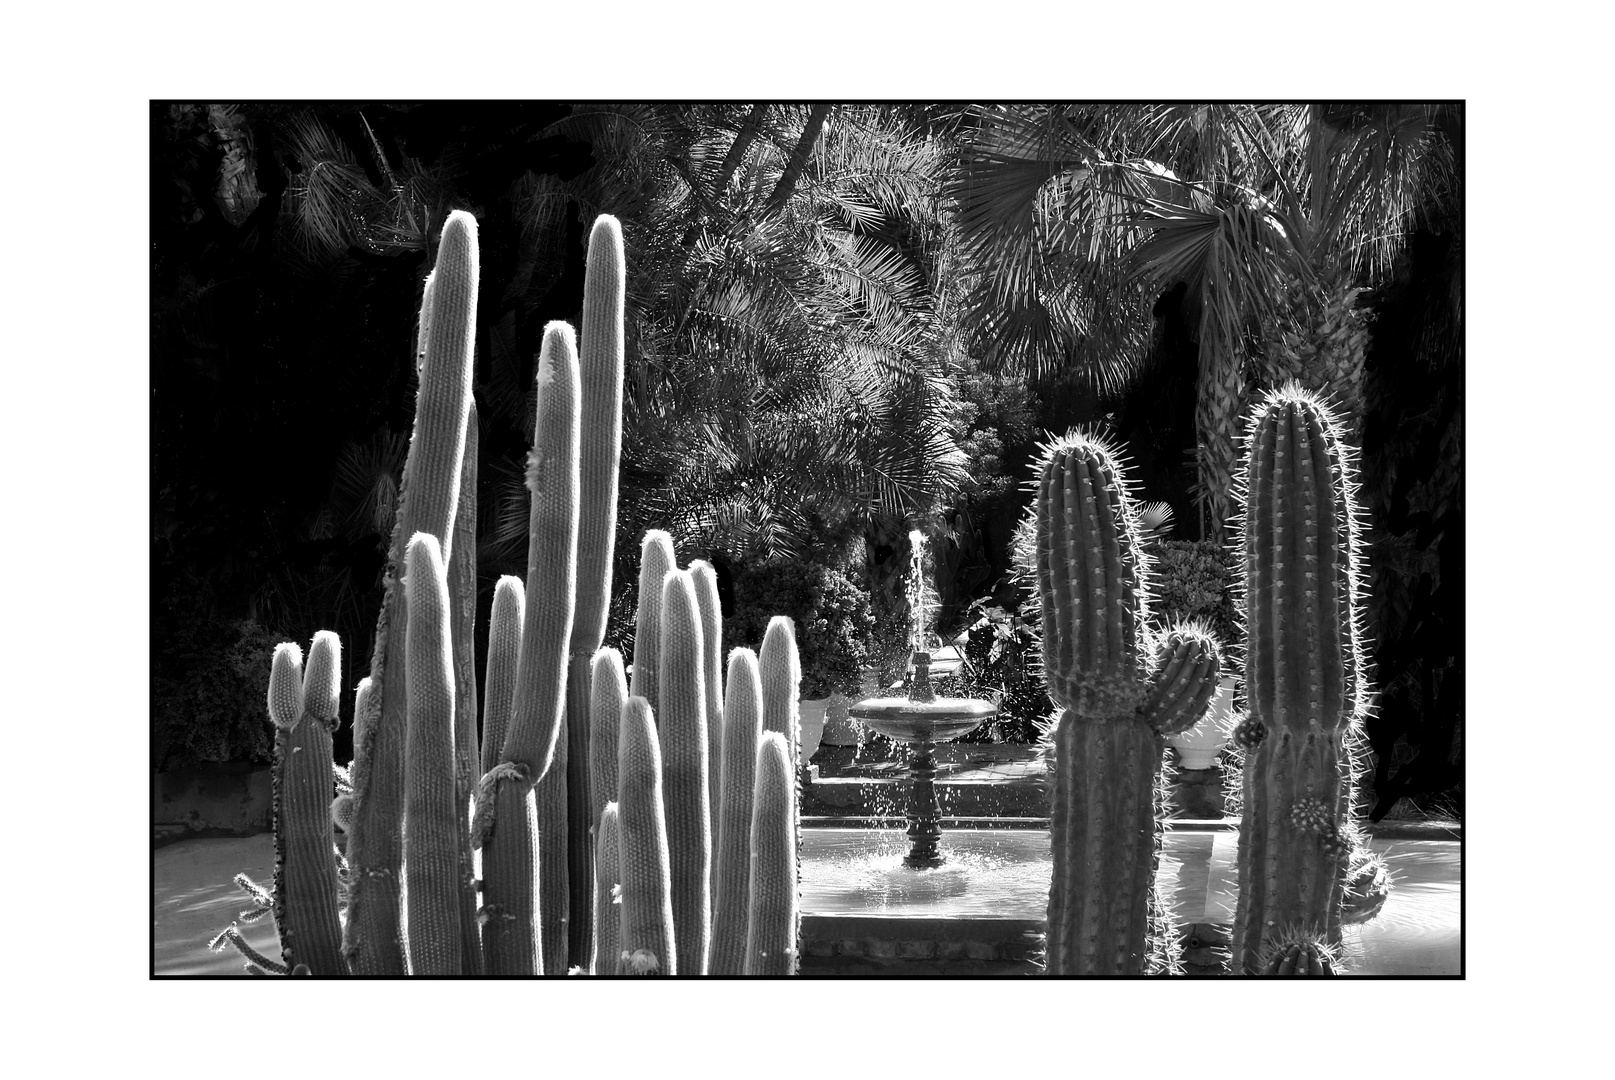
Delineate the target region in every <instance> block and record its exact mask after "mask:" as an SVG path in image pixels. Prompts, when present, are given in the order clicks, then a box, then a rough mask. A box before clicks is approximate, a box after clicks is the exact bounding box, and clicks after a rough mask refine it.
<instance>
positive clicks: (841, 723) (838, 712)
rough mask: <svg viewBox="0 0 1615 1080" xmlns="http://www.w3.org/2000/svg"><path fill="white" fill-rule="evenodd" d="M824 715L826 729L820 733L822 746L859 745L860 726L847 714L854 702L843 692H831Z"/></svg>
mask: <svg viewBox="0 0 1615 1080" xmlns="http://www.w3.org/2000/svg"><path fill="white" fill-rule="evenodd" d="M827 700H828V708H827V709H826V712H825V717H824V730H823V731H822V732H821V733H820V734H819V745H820V746H857V745H858V727H857V725H855V724H854V723H853V721H852V717H850V716H849V715H848V714H847V707H848V706H849V705H851V704H852V703H851V702H850V701H848V700H847V696H846V695H845V694H841V693H835V694H831V695H830V697H829V698H828V699H827Z"/></svg>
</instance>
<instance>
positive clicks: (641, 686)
mask: <svg viewBox="0 0 1615 1080" xmlns="http://www.w3.org/2000/svg"><path fill="white" fill-rule="evenodd" d="M677 569H678V560H677V558H676V557H675V556H674V554H673V538H672V537H671V536H669V535H668V534H667V533H665V532H663V531H662V530H661V529H652V530H650V531H649V532H647V533H646V534H645V539H644V541H643V542H642V543H641V544H640V547H639V610H638V612H637V613H636V614H635V617H634V672H633V679H632V681H631V682H629V684H628V693H629V694H631V695H633V696H634V697H642V698H644V699H645V703H646V704H647V705H649V706H650V707H651V712H652V713H653V714H655V713H656V712H657V709H658V706H659V698H658V696H657V693H656V678H657V674H658V669H659V666H660V665H659V662H658V657H659V656H660V655H661V639H662V580H663V579H664V578H666V577H667V575H668V573H669V572H670V571H673V570H677Z"/></svg>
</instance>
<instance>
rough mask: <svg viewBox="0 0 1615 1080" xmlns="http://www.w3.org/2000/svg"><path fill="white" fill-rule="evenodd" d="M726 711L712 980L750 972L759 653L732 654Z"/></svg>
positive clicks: (759, 735) (715, 870) (740, 651)
mask: <svg viewBox="0 0 1615 1080" xmlns="http://www.w3.org/2000/svg"><path fill="white" fill-rule="evenodd" d="M728 682H729V685H728V690H727V693H726V695H725V698H724V708H723V725H724V733H723V768H722V773H721V778H720V782H719V784H718V813H717V834H718V847H717V852H716V855H715V857H714V859H713V868H712V876H713V902H712V961H711V964H710V965H709V971H710V973H711V974H713V975H741V974H744V973H745V967H746V932H747V931H746V927H747V925H748V923H747V918H748V916H747V910H748V907H749V905H750V897H751V850H750V846H751V815H752V794H753V792H752V787H753V784H754V783H755V782H756V771H757V750H756V748H757V742H758V740H759V739H760V738H762V734H763V688H762V683H761V681H760V679H759V677H758V673H757V654H756V653H754V652H752V651H751V650H750V649H744V648H741V649H735V650H734V651H733V652H731V653H730V654H729V680H728Z"/></svg>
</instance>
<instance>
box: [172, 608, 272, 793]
mask: <svg viewBox="0 0 1615 1080" xmlns="http://www.w3.org/2000/svg"><path fill="white" fill-rule="evenodd" d="M282 640H284V639H283V638H282V637H281V635H278V634H275V633H273V632H271V631H269V630H267V629H265V628H264V627H262V626H259V625H258V624H257V623H256V622H253V621H252V620H251V619H236V620H218V621H214V620H203V621H198V622H194V623H191V624H189V625H188V626H186V627H184V628H183V629H181V630H180V631H179V633H178V636H177V637H175V638H172V639H170V640H169V641H168V642H166V644H165V647H164V648H162V650H161V653H160V655H159V657H158V663H157V666H156V671H155V672H154V678H153V680H152V681H153V687H152V690H153V693H152V748H151V749H152V767H153V768H157V769H162V768H167V767H173V766H182V765H190V764H194V763H197V762H204V761H253V762H267V761H269V760H270V756H271V752H272V750H273V744H272V743H271V739H270V736H271V728H270V723H269V716H268V713H267V711H266V710H267V705H266V704H265V701H266V698H265V693H266V687H267V686H268V685H269V664H270V660H271V658H272V657H273V656H274V654H275V646H276V645H278V644H279V643H280V642H281V641H282Z"/></svg>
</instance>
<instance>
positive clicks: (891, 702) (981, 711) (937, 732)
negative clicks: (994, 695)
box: [847, 697, 998, 743]
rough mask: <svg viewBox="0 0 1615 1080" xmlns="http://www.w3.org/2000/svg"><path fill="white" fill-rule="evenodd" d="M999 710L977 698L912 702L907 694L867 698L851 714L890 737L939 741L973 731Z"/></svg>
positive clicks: (923, 741)
mask: <svg viewBox="0 0 1615 1080" xmlns="http://www.w3.org/2000/svg"><path fill="white" fill-rule="evenodd" d="M997 712H998V709H997V707H995V706H994V705H993V704H992V703H991V702H989V701H977V700H975V699H973V698H936V699H934V700H932V701H912V700H910V699H909V698H906V697H880V698H865V699H864V700H863V701H860V702H858V703H857V704H855V705H852V706H851V707H849V708H848V710H847V715H849V716H851V717H852V718H853V719H854V720H857V721H859V722H860V723H863V724H867V725H868V726H870V727H872V728H874V729H875V730H876V731H878V732H880V733H881V734H882V735H885V736H886V737H887V738H889V739H896V740H898V741H899V742H906V743H939V742H947V741H948V740H949V739H957V738H958V737H959V736H961V735H968V734H970V732H972V731H974V730H975V729H976V728H978V727H980V726H981V724H982V722H983V721H985V720H987V719H989V718H991V717H992V716H993V715H995V714H996V713H997Z"/></svg>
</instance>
